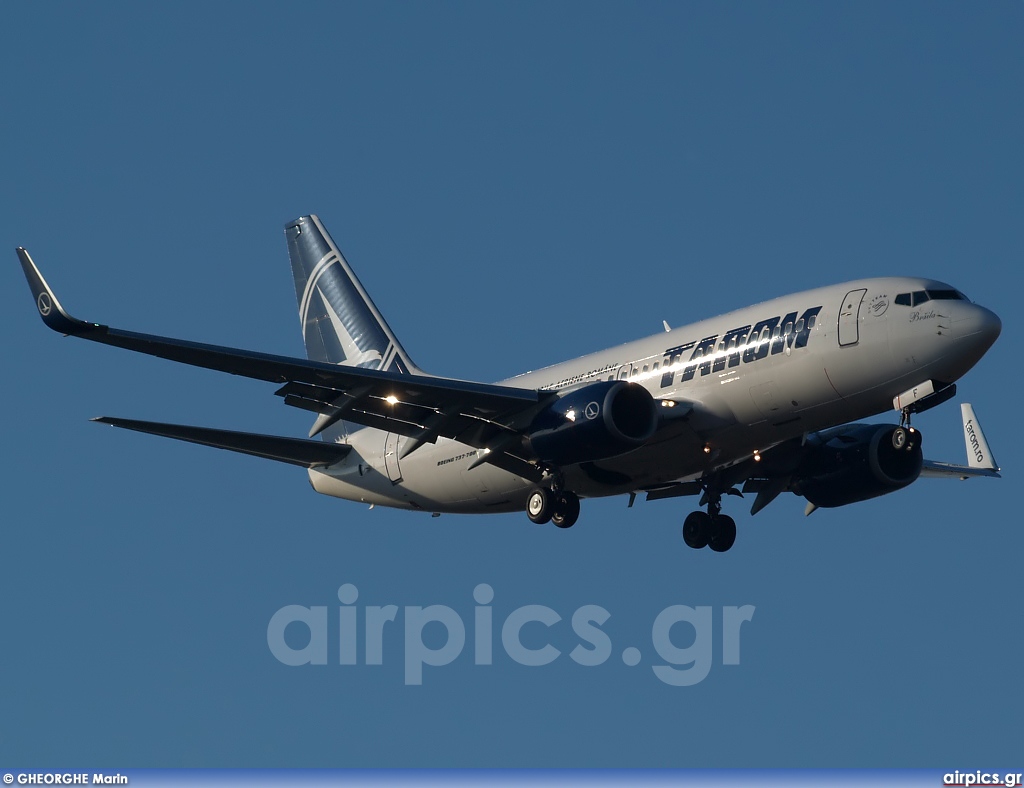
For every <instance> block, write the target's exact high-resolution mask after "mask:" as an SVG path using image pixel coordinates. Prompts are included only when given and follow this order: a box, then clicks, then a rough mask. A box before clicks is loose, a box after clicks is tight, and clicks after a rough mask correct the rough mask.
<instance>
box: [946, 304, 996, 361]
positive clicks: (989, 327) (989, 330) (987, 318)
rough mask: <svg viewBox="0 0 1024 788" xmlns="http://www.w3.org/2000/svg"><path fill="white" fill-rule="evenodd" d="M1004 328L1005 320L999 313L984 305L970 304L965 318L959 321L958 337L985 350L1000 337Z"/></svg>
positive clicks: (959, 339)
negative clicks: (1000, 317)
mask: <svg viewBox="0 0 1024 788" xmlns="http://www.w3.org/2000/svg"><path fill="white" fill-rule="evenodd" d="M1002 330H1003V322H1002V321H1001V320H1000V319H999V315H997V314H996V313H995V312H993V311H992V310H991V309H986V308H985V307H983V306H978V305H977V304H969V305H967V314H966V315H965V316H964V319H963V320H962V321H959V322H958V323H957V332H956V337H957V340H958V341H967V342H970V343H971V344H973V345H976V346H977V347H978V348H979V349H980V350H982V352H984V351H985V350H988V349H989V348H990V347H991V346H992V344H993V343H994V342H995V341H996V339H998V338H999V334H1000V333H1001V332H1002Z"/></svg>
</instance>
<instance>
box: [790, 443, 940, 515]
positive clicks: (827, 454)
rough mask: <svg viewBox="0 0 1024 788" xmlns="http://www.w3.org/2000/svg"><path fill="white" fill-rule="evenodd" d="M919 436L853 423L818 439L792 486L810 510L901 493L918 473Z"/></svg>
mask: <svg viewBox="0 0 1024 788" xmlns="http://www.w3.org/2000/svg"><path fill="white" fill-rule="evenodd" d="M923 461H924V458H923V454H922V452H921V433H920V432H918V431H916V430H913V429H907V428H904V427H894V426H892V425H885V424H855V425H853V426H852V427H845V428H841V429H840V430H838V431H836V432H834V433H832V434H831V435H828V436H825V437H824V442H823V443H822V444H821V445H820V446H819V447H818V450H817V451H812V452H810V453H809V456H808V457H807V460H806V461H805V463H804V464H803V467H802V468H801V470H800V472H798V474H797V476H798V479H799V481H797V482H796V483H795V484H794V485H793V489H794V492H796V493H798V494H799V495H803V496H804V497H805V498H806V499H807V500H808V501H810V502H811V503H813V504H814V505H815V506H821V507H835V506H845V505H846V504H848V503H856V502H857V501H866V500H868V499H869V498H877V497H878V496H879V495H885V494H886V493H891V492H895V491H896V490H901V489H903V488H904V487H906V486H907V485H909V484H912V483H913V482H914V481H915V480H916V479H917V477H918V476H920V475H921V466H922V463H923Z"/></svg>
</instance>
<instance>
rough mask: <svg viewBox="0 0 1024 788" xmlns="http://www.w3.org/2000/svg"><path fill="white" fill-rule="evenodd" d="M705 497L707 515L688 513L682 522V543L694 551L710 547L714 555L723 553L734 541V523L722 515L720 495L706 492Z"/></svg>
mask: <svg viewBox="0 0 1024 788" xmlns="http://www.w3.org/2000/svg"><path fill="white" fill-rule="evenodd" d="M706 497H707V499H708V511H707V513H704V512H690V513H689V514H688V515H687V516H686V519H685V520H684V521H683V541H684V542H686V545H687V547H692V548H693V549H694V550H700V549H701V548H702V547H710V548H711V549H712V550H714V551H715V552H716V553H724V552H725V551H726V550H728V549H729V548H730V547H732V546H733V543H734V542H735V541H736V521H735V520H733V519H732V518H731V517H729V515H727V514H722V499H721V496H720V495H717V494H711V493H710V492H708V493H707V494H706Z"/></svg>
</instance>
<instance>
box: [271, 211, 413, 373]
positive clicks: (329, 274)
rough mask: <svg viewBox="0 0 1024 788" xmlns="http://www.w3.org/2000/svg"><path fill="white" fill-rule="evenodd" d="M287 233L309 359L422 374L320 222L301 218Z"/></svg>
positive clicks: (292, 224) (303, 334) (290, 223)
mask: <svg viewBox="0 0 1024 788" xmlns="http://www.w3.org/2000/svg"><path fill="white" fill-rule="evenodd" d="M284 234H285V238H286V239H287V242H288V256H289V258H290V259H291V263H292V274H293V275H294V277H295V296H296V299H297V300H298V304H299V320H300V321H301V322H302V338H303V341H304V342H305V343H306V355H307V356H308V357H309V359H310V360H311V361H322V362H326V363H328V364H342V365H345V366H350V367H363V368H366V369H381V370H386V371H389V372H401V373H405V374H415V373H418V372H419V370H418V368H417V367H416V365H415V364H413V363H412V361H411V360H410V359H409V356H408V354H407V353H406V352H405V350H404V349H403V348H402V346H401V345H400V344H399V342H398V339H396V338H395V335H394V333H392V331H391V328H390V327H389V326H388V324H387V322H386V321H385V320H384V318H383V317H382V316H381V314H380V312H378V311H377V307H375V306H374V305H373V301H371V300H370V297H369V296H368V295H367V294H366V291H365V290H364V289H363V286H362V285H361V284H360V283H359V280H358V279H357V278H356V275H355V274H354V273H353V272H352V269H351V268H350V267H349V264H348V263H347V262H346V261H345V258H344V257H343V256H342V254H341V252H340V251H339V250H338V247H337V246H336V245H335V243H334V241H333V240H332V239H331V236H330V235H329V234H328V233H327V230H326V229H325V228H324V226H323V225H322V224H321V223H320V220H319V219H318V218H317V217H316V216H313V215H310V216H300V217H299V218H298V219H296V220H295V221H293V222H289V223H288V224H286V225H285V228H284Z"/></svg>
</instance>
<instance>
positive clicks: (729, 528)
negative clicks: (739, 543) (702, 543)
mask: <svg viewBox="0 0 1024 788" xmlns="http://www.w3.org/2000/svg"><path fill="white" fill-rule="evenodd" d="M735 542H736V521H735V520H733V519H732V518H731V517H729V516H728V515H726V514H720V515H718V517H716V518H715V519H714V520H712V521H711V533H710V536H709V537H708V547H710V548H711V549H712V550H714V551H715V552H716V553H724V552H725V551H727V550H728V549H729V548H730V547H732V546H733V544H735Z"/></svg>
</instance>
